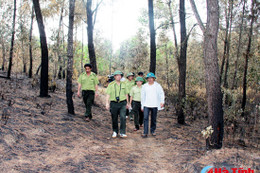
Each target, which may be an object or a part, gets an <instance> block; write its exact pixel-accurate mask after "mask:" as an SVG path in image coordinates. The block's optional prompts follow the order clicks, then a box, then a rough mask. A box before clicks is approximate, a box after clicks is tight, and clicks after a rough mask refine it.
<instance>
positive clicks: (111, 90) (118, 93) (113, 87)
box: [106, 81, 129, 101]
mask: <svg viewBox="0 0 260 173" xmlns="http://www.w3.org/2000/svg"><path fill="white" fill-rule="evenodd" d="M106 93H107V94H108V95H109V96H110V101H117V100H116V97H119V101H124V100H126V95H127V94H128V93H129V92H128V90H127V87H126V84H125V82H120V85H118V84H117V83H116V81H113V82H111V83H110V84H109V85H108V87H107V90H106Z"/></svg>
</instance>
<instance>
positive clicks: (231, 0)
mask: <svg viewBox="0 0 260 173" xmlns="http://www.w3.org/2000/svg"><path fill="white" fill-rule="evenodd" d="M233 4H234V3H233V0H229V11H230V22H229V35H228V44H227V60H226V66H225V73H224V85H223V86H224V87H225V88H228V80H227V76H228V68H229V56H230V43H231V34H232V33H231V30H232V22H233Z"/></svg>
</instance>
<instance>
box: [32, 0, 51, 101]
mask: <svg viewBox="0 0 260 173" xmlns="http://www.w3.org/2000/svg"><path fill="white" fill-rule="evenodd" d="M33 6H34V10H35V14H36V19H37V23H38V28H39V33H40V41H41V55H42V59H41V80H40V97H49V95H48V71H49V58H48V46H47V40H46V35H45V29H44V24H43V19H42V12H41V8H40V3H39V0H33Z"/></svg>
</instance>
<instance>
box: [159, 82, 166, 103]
mask: <svg viewBox="0 0 260 173" xmlns="http://www.w3.org/2000/svg"><path fill="white" fill-rule="evenodd" d="M159 97H160V103H163V104H164V102H165V95H164V91H163V88H162V86H161V85H159Z"/></svg>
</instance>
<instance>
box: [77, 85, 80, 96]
mask: <svg viewBox="0 0 260 173" xmlns="http://www.w3.org/2000/svg"><path fill="white" fill-rule="evenodd" d="M80 90H81V84H80V83H78V93H77V95H78V97H80Z"/></svg>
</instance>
